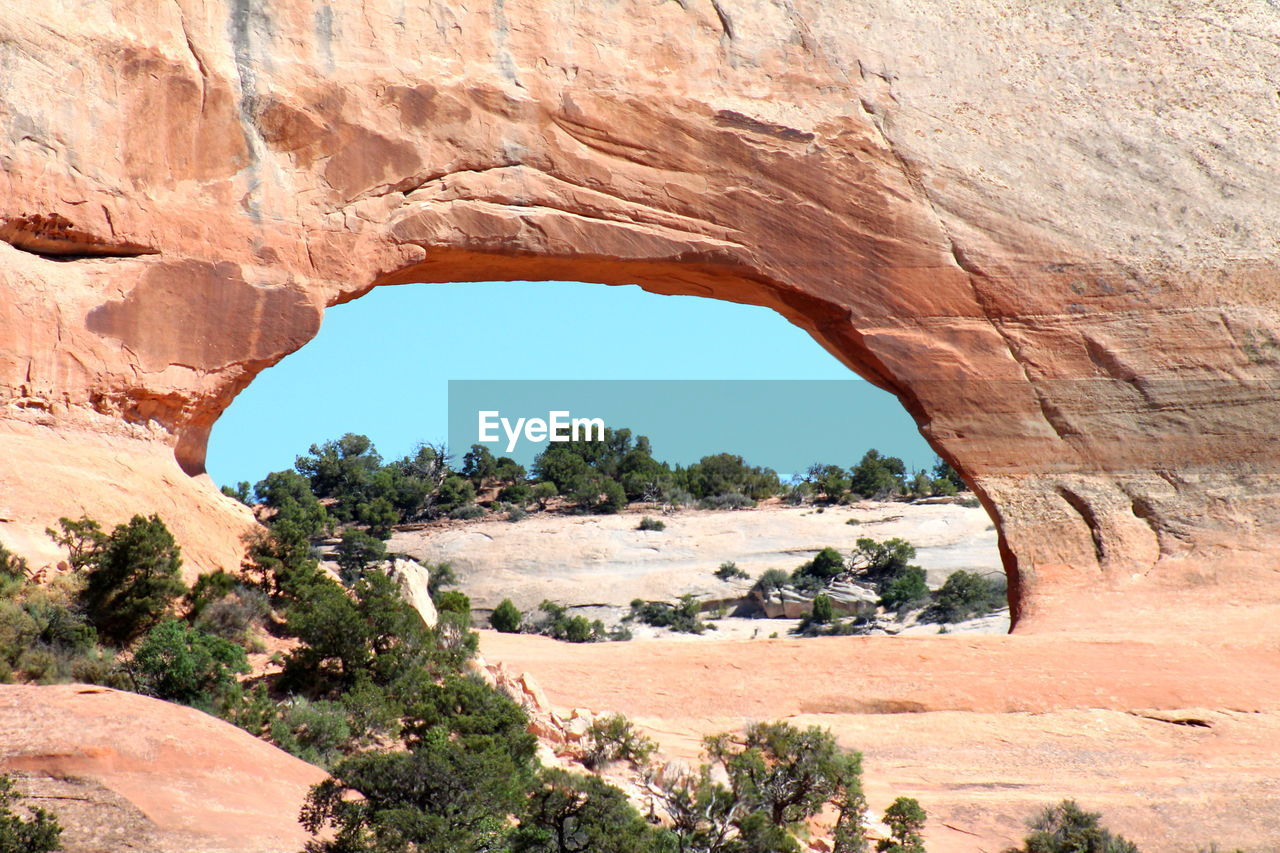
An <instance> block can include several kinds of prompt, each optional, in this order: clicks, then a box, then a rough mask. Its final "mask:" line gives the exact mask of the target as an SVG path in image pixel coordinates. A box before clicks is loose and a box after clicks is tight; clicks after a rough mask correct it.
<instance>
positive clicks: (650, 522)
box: [636, 515, 667, 531]
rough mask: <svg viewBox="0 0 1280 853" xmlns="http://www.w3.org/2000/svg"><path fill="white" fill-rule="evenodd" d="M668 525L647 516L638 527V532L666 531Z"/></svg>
mask: <svg viewBox="0 0 1280 853" xmlns="http://www.w3.org/2000/svg"><path fill="white" fill-rule="evenodd" d="M666 529H667V523H666V522H665V521H661V520H659V519H656V518H650V517H649V516H647V515H646V516H645V517H644V518H642V519H640V523H639V524H638V525H636V530H655V531H656V530H666Z"/></svg>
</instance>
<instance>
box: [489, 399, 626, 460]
mask: <svg viewBox="0 0 1280 853" xmlns="http://www.w3.org/2000/svg"><path fill="white" fill-rule="evenodd" d="M477 414H478V416H479V419H478V422H477V430H476V434H477V435H478V436H479V437H480V441H481V443H483V444H489V443H490V442H495V441H500V440H501V439H500V438H499V436H498V432H497V431H498V428H499V427H501V428H502V431H503V432H504V433H505V434H506V436H507V451H506V452H507V453H511V452H512V451H514V450H515V449H516V445H517V444H518V443H519V442H520V439H521V438H522V437H523V438H524V440H525V441H528V442H532V443H534V444H538V443H541V442H543V441H604V418H575V417H573V416H572V415H571V414H570V413H569V412H567V411H561V412H547V417H546V420H543V419H542V418H516V420H515V423H514V424H513V423H512V422H511V419H510V418H504V417H502V413H501V412H499V411H493V410H490V411H482V412H478V413H477ZM593 432H594V437H593V435H592V434H593Z"/></svg>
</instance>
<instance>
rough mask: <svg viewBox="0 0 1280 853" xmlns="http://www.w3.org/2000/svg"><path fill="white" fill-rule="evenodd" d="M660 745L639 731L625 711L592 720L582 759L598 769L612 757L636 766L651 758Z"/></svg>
mask: <svg viewBox="0 0 1280 853" xmlns="http://www.w3.org/2000/svg"><path fill="white" fill-rule="evenodd" d="M657 748H658V745H657V744H655V743H654V742H653V741H652V740H650V739H649V738H647V737H645V736H644V735H642V734H640V733H639V732H637V731H636V729H635V726H634V725H632V723H631V721H630V720H628V719H627V718H626V717H624V716H623V715H622V714H611V715H610V716H607V717H602V718H600V719H598V720H595V721H594V722H592V724H591V725H590V726H589V727H588V728H587V734H586V737H585V738H584V741H583V752H582V763H583V765H584V766H585V767H586V768H587V769H589V770H597V769H599V768H601V767H603V766H604V765H606V764H608V763H609V762H611V761H629V762H631V764H633V765H634V766H636V767H640V766H642V765H644V764H645V763H647V762H648V760H649V758H650V757H652V755H653V753H654V752H655V751H657Z"/></svg>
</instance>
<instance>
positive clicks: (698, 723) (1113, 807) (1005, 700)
mask: <svg viewBox="0 0 1280 853" xmlns="http://www.w3.org/2000/svg"><path fill="white" fill-rule="evenodd" d="M481 648H482V653H483V654H484V656H485V658H486V659H487V660H488V661H489V662H490V664H491V665H496V664H498V663H501V664H502V665H503V667H505V668H506V669H508V670H510V671H512V672H521V673H528V674H529V675H530V676H532V678H533V679H534V680H535V681H536V683H537V684H538V685H539V686H540V687H541V688H542V692H541V694H539V695H540V699H541V701H542V702H543V703H544V704H545V705H547V706H549V708H551V709H553V710H558V712H559V713H561V714H565V713H567V711H566V709H575V708H585V709H590V710H591V711H594V712H597V713H606V712H621V713H625V714H627V715H628V716H629V717H631V718H632V719H633V720H634V721H635V722H636V723H638V724H640V725H641V727H642V728H643V729H644V730H645V731H646V732H647V733H649V734H650V735H652V736H653V737H654V738H656V739H657V740H658V741H659V743H660V744H661V746H662V750H663V755H664V756H665V757H666V758H669V759H670V758H675V759H678V760H679V759H683V760H685V761H687V762H691V761H695V760H696V759H697V755H698V751H699V749H700V739H701V737H702V736H704V735H707V734H711V733H714V732H718V731H729V730H736V729H740V728H741V727H742V726H743V725H744V724H746V723H747V722H750V721H753V720H773V719H787V720H790V721H792V722H793V723H795V724H797V725H809V724H816V725H820V726H824V727H826V728H829V729H831V730H832V731H833V732H834V733H835V734H836V735H837V736H838V738H839V740H840V742H841V743H842V744H844V745H845V746H847V747H850V748H855V749H858V750H860V751H862V752H863V754H864V757H865V760H864V774H865V781H866V787H867V794H868V799H869V802H870V806H871V809H872V812H873V813H874V814H875V815H876V816H878V815H879V814H880V813H881V812H882V811H883V810H884V808H885V807H886V806H888V805H889V803H891V802H892V801H893V799H894V798H895V797H898V796H911V797H916V798H918V799H919V800H920V802H921V804H922V805H923V806H924V808H925V809H926V811H927V812H928V813H929V824H928V826H927V832H926V837H927V840H928V847H929V850H930V851H936V853H975V851H989V853H996V851H1001V850H1004V849H1006V848H1007V847H1009V846H1011V845H1012V844H1014V843H1016V842H1018V841H1020V840H1021V838H1022V835H1023V834H1024V831H1025V821H1026V820H1027V819H1028V818H1030V817H1032V816H1033V815H1034V814H1036V813H1037V812H1038V811H1039V810H1040V809H1041V808H1043V807H1045V806H1047V805H1051V804H1054V803H1056V802H1058V801H1059V800H1061V799H1064V798H1067V797H1070V798H1073V799H1076V800H1078V801H1079V802H1080V803H1081V804H1082V805H1084V806H1086V807H1087V808H1089V809H1091V810H1095V811H1101V812H1103V813H1104V815H1105V817H1106V822H1107V825H1108V826H1110V827H1111V828H1113V829H1115V830H1118V831H1120V832H1122V833H1123V834H1125V835H1126V836H1128V837H1130V838H1131V839H1133V840H1135V841H1137V842H1138V843H1139V845H1140V846H1141V847H1142V849H1143V850H1149V851H1160V853H1198V851H1201V850H1204V849H1208V848H1209V846H1210V845H1211V844H1213V843H1215V842H1216V843H1217V844H1218V845H1219V846H1220V847H1221V849H1226V850H1231V849H1235V848H1236V846H1237V845H1238V846H1240V847H1242V848H1244V849H1246V850H1273V849H1276V848H1277V846H1280V825H1277V823H1276V821H1275V815H1276V814H1277V813H1278V812H1280V785H1278V784H1277V774H1276V769H1275V756H1276V754H1277V750H1280V697H1277V695H1276V692H1275V690H1274V687H1273V685H1274V683H1275V679H1276V677H1277V676H1280V662H1277V660H1276V658H1275V656H1274V654H1271V655H1268V654H1266V652H1265V650H1264V649H1262V648H1259V647H1257V646H1250V645H1245V644H1236V643H1227V642H1224V643H1223V644H1221V645H1220V646H1218V647H1216V648H1202V649H1194V650H1192V649H1187V648H1185V647H1180V646H1178V645H1176V643H1175V644H1173V645H1172V646H1171V645H1169V644H1165V645H1154V644H1152V645H1146V646H1144V645H1141V644H1134V643H1128V644H1126V643H1123V642H1118V641H1115V640H1102V641H1096V642H1090V641H1083V640H1082V641H1077V642H1073V643H1066V642H1063V641H1062V639H1061V638H1052V637H1044V636H1036V635H1032V636H1020V635H1016V634H1015V635H1013V636H1011V637H1002V638H992V637H976V638H963V639H962V638H960V637H912V638H905V637H888V638H828V639H812V640H754V641H737V642H723V641H721V642H717V641H708V642H703V643H696V644H695V643H683V644H664V643H607V644H595V645H591V646H585V647H584V646H574V645H571V644H567V643H558V642H556V641H554V640H548V639H546V638H542V637H534V636H528V635H509V634H497V633H495V632H489V631H486V632H483V638H482V642H481ZM542 694H545V697H543V696H542ZM1206 709H1216V710H1206Z"/></svg>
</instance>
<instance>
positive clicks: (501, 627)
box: [489, 598, 524, 634]
mask: <svg viewBox="0 0 1280 853" xmlns="http://www.w3.org/2000/svg"><path fill="white" fill-rule="evenodd" d="M523 620H524V614H522V613H521V612H520V608H518V607H516V606H515V604H514V603H512V601H511V599H509V598H504V599H502V603H501V604H499V605H498V606H497V607H495V608H494V609H493V613H492V615H490V616H489V625H490V627H492V628H493V630H495V631H501V632H502V633H504V634H518V633H519V632H520V623H521V622H522V621H523Z"/></svg>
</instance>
